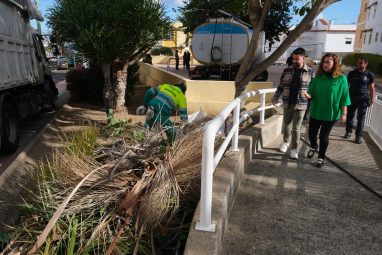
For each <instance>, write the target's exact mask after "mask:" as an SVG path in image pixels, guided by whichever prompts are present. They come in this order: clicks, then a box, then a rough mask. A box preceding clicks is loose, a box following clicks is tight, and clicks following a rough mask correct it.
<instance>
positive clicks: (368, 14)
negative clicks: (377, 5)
mask: <svg viewBox="0 0 382 255" xmlns="http://www.w3.org/2000/svg"><path fill="white" fill-rule="evenodd" d="M369 18H370V9H369V10H368V11H367V19H369Z"/></svg>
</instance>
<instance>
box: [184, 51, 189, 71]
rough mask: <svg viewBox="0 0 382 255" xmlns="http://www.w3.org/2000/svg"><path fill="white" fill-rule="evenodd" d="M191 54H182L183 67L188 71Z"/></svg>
mask: <svg viewBox="0 0 382 255" xmlns="http://www.w3.org/2000/svg"><path fill="white" fill-rule="evenodd" d="M190 60H191V53H190V52H189V51H188V50H186V51H185V52H184V54H183V61H184V66H185V68H186V69H187V70H190Z"/></svg>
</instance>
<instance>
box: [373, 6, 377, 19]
mask: <svg viewBox="0 0 382 255" xmlns="http://www.w3.org/2000/svg"><path fill="white" fill-rule="evenodd" d="M376 12H377V8H374V13H373V19H375V13H376Z"/></svg>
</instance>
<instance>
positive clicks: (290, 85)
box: [272, 48, 314, 159]
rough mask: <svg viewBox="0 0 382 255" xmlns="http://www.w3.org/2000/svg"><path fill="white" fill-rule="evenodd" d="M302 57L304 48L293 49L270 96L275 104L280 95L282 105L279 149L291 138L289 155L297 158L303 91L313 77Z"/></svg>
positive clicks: (287, 145)
mask: <svg viewBox="0 0 382 255" xmlns="http://www.w3.org/2000/svg"><path fill="white" fill-rule="evenodd" d="M304 58H305V49H303V48H297V49H295V50H294V51H293V54H292V60H293V65H292V66H290V67H287V68H285V69H284V71H283V73H282V75H281V79H280V85H279V86H278V87H277V90H276V92H275V94H274V95H273V98H272V103H273V105H276V104H277V103H278V100H279V98H280V96H282V100H283V107H284V115H283V144H282V145H281V147H280V151H281V152H286V151H287V150H288V147H289V140H291V150H290V157H291V158H292V159H298V143H299V141H300V128H301V123H302V120H303V117H304V114H305V111H306V107H307V104H308V100H307V99H306V98H305V96H304V92H306V91H307V89H308V85H309V83H310V82H311V80H312V79H313V77H314V73H313V71H312V69H311V68H310V67H308V66H307V65H306V64H305V63H304ZM291 136H292V138H291V139H290V137H291Z"/></svg>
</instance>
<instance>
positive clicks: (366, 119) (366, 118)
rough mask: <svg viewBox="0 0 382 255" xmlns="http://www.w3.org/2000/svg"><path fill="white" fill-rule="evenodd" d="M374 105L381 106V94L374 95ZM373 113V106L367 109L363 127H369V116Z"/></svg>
mask: <svg viewBox="0 0 382 255" xmlns="http://www.w3.org/2000/svg"><path fill="white" fill-rule="evenodd" d="M374 103H375V104H378V105H382V93H378V92H376V93H375V102H374ZM372 112H373V105H371V106H370V107H368V108H367V111H366V117H365V126H366V127H369V126H370V121H371V116H372Z"/></svg>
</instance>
